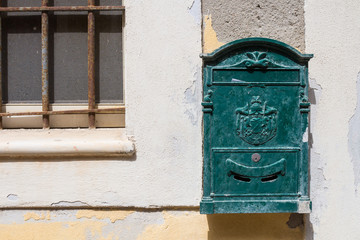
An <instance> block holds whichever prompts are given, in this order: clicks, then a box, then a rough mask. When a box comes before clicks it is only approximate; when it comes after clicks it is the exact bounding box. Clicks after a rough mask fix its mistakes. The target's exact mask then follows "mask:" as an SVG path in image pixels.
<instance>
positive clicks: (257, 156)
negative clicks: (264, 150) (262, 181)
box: [251, 153, 261, 162]
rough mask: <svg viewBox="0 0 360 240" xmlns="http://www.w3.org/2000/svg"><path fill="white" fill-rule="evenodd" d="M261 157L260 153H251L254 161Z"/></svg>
mask: <svg viewBox="0 0 360 240" xmlns="http://www.w3.org/2000/svg"><path fill="white" fill-rule="evenodd" d="M260 159H261V155H260V154H258V153H254V154H253V155H251V160H253V162H258V161H260Z"/></svg>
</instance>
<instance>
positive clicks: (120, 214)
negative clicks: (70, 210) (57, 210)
mask: <svg viewBox="0 0 360 240" xmlns="http://www.w3.org/2000/svg"><path fill="white" fill-rule="evenodd" d="M132 213H134V211H112V210H109V211H106V210H105V211H103V210H79V211H78V212H77V213H76V218H77V219H80V218H92V217H95V218H96V219H99V220H103V219H106V218H108V219H110V221H111V222H112V223H114V222H116V221H117V220H124V219H125V218H126V217H127V216H129V215H130V214H132Z"/></svg>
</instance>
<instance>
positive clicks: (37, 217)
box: [24, 211, 51, 221]
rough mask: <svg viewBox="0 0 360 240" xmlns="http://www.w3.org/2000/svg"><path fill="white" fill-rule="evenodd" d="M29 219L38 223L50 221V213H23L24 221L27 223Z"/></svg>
mask: <svg viewBox="0 0 360 240" xmlns="http://www.w3.org/2000/svg"><path fill="white" fill-rule="evenodd" d="M30 219H34V220H35V221H39V220H50V219H51V215H50V211H47V212H46V213H45V212H42V213H39V214H38V213H35V212H28V213H25V215H24V221H28V220H30Z"/></svg>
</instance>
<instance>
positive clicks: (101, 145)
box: [0, 128, 135, 157]
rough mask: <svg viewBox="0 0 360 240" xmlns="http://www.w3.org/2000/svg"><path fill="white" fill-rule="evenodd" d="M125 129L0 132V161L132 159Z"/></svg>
mask: <svg viewBox="0 0 360 240" xmlns="http://www.w3.org/2000/svg"><path fill="white" fill-rule="evenodd" d="M125 131H126V130H125V129H119V128H117V129H96V130H89V129H51V130H42V129H31V130H28V129H16V130H10V129H9V130H1V131H0V157H40V156H46V157H47V156H53V157H63V156H98V157H107V156H108V157H110V156H131V155H133V154H134V153H135V146H134V143H133V142H132V141H131V140H130V139H129V138H128V137H127V136H126V133H125Z"/></svg>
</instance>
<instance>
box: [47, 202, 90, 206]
mask: <svg viewBox="0 0 360 240" xmlns="http://www.w3.org/2000/svg"><path fill="white" fill-rule="evenodd" d="M51 206H52V207H84V206H87V207H89V206H90V205H89V204H87V203H86V202H82V201H59V202H56V203H52V204H51Z"/></svg>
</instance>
